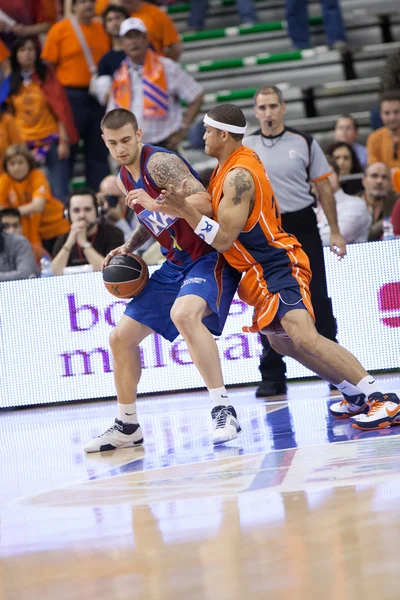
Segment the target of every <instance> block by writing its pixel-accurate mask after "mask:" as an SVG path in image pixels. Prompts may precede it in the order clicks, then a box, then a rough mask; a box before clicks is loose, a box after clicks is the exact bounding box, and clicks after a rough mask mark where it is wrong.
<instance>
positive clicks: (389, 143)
mask: <svg viewBox="0 0 400 600" xmlns="http://www.w3.org/2000/svg"><path fill="white" fill-rule="evenodd" d="M380 111H381V112H380V114H381V119H382V121H383V124H384V126H383V127H380V128H379V129H376V130H375V131H373V132H372V133H370V134H369V136H368V139H367V150H368V164H372V163H375V162H382V163H385V164H386V165H387V166H388V167H389V169H398V168H399V167H400V90H392V91H389V92H384V93H383V94H382V95H381V101H380Z"/></svg>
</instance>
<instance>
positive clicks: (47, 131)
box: [10, 82, 58, 142]
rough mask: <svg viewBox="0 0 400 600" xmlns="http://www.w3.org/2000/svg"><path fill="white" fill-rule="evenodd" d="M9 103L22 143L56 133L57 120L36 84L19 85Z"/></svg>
mask: <svg viewBox="0 0 400 600" xmlns="http://www.w3.org/2000/svg"><path fill="white" fill-rule="evenodd" d="M10 103H11V105H12V107H13V109H14V115H15V120H16V122H17V125H18V127H19V130H20V132H21V135H22V137H23V138H24V142H33V141H35V140H41V139H43V138H46V137H48V136H49V135H52V134H55V133H58V123H57V119H56V117H55V116H54V114H53V112H52V111H51V109H50V107H49V105H48V103H47V100H46V96H45V95H44V93H43V92H42V90H41V88H40V86H39V85H38V84H37V83H33V82H32V83H30V84H29V85H21V86H20V88H19V90H18V92H17V93H16V94H15V95H14V96H12V97H11V99H10Z"/></svg>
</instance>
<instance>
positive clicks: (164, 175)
mask: <svg viewBox="0 0 400 600" xmlns="http://www.w3.org/2000/svg"><path fill="white" fill-rule="evenodd" d="M147 169H148V172H149V175H150V176H151V178H152V179H153V181H154V183H155V184H156V186H157V187H158V188H160V189H161V190H168V192H169V194H170V200H171V203H170V204H169V208H172V198H174V200H175V209H176V210H178V209H179V204H180V205H183V204H185V201H187V202H188V203H189V204H190V205H191V206H194V207H195V208H197V210H199V211H200V212H201V214H203V215H207V216H211V215H212V207H211V196H210V194H209V193H208V192H207V190H206V189H205V187H204V185H203V184H202V183H201V182H200V181H198V179H196V177H195V176H194V175H193V174H192V173H191V171H190V169H189V168H188V166H187V165H186V163H185V162H184V161H183V160H182V159H181V158H180V157H179V156H177V155H176V154H170V153H169V152H155V153H154V154H153V155H152V156H151V157H150V158H149V161H148V163H147ZM177 216H181V215H180V214H178V213H177Z"/></svg>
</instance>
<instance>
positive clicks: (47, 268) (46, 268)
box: [40, 254, 53, 277]
mask: <svg viewBox="0 0 400 600" xmlns="http://www.w3.org/2000/svg"><path fill="white" fill-rule="evenodd" d="M52 275H53V273H52V272H51V260H50V258H49V257H48V256H46V255H45V254H43V256H42V258H41V259H40V277H51V276H52Z"/></svg>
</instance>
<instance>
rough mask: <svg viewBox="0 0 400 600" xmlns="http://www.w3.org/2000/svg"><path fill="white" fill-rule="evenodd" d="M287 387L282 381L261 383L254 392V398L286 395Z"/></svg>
mask: <svg viewBox="0 0 400 600" xmlns="http://www.w3.org/2000/svg"><path fill="white" fill-rule="evenodd" d="M286 392H287V387H286V383H285V382H284V381H262V382H261V383H260V385H259V387H258V389H257V390H256V398H265V397H266V396H279V395H280V394H286Z"/></svg>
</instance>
